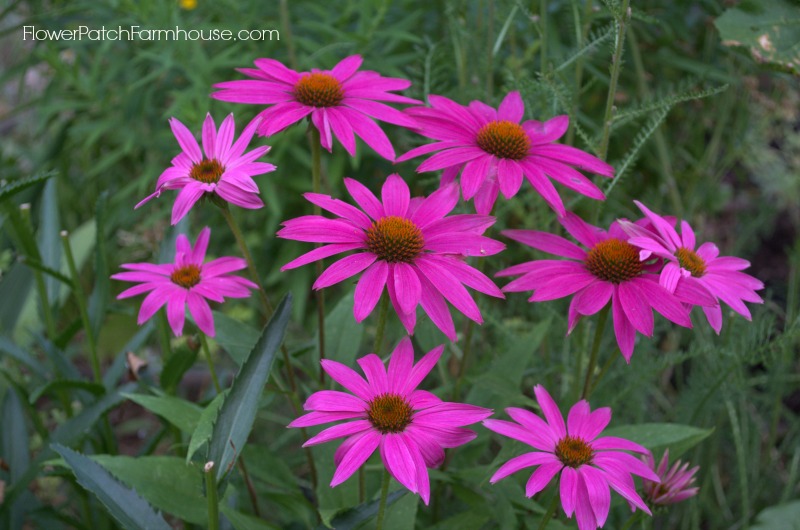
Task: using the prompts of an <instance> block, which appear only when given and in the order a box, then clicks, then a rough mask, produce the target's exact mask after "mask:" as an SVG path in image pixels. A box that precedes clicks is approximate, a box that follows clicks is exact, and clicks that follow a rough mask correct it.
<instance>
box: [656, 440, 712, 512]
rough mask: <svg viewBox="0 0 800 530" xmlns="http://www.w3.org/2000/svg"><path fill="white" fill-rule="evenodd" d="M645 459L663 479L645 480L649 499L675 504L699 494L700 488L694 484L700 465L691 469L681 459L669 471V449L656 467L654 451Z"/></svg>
mask: <svg viewBox="0 0 800 530" xmlns="http://www.w3.org/2000/svg"><path fill="white" fill-rule="evenodd" d="M644 461H645V463H646V464H647V467H649V468H650V469H652V470H653V471H655V472H656V474H657V475H658V476H659V478H660V479H661V481H660V482H653V481H650V480H647V479H645V480H643V481H642V482H643V484H644V494H645V496H646V497H647V500H648V501H650V502H651V503H652V504H658V505H662V506H665V505H667V504H675V503H677V502H681V501H685V500H686V499H688V498H689V497H694V496H695V495H697V492H698V490H699V488H697V487H695V486H694V480H695V476H694V474H695V473H697V470H698V469H700V468H699V467H697V466H695V467H693V468H692V469H689V464H688V463H686V464H683V465H681V464H682V462H681V461H680V460H678V461H677V462H675V464H673V466H672V467H671V468H669V471H667V468H668V466H669V449H667V450H666V451H664V456H663V457H662V458H661V462H660V463H659V464H658V469H656V463H655V460H654V459H653V454H652V453H649V452H648V453H647V454H646V455H645V456H644Z"/></svg>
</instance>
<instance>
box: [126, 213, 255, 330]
mask: <svg viewBox="0 0 800 530" xmlns="http://www.w3.org/2000/svg"><path fill="white" fill-rule="evenodd" d="M210 236H211V230H210V229H209V228H208V227H206V228H204V229H203V230H202V231H201V232H200V235H199V236H197V241H195V244H194V248H192V244H191V243H190V242H189V239H188V238H187V237H186V236H185V235H183V234H181V235H179V236H178V239H177V241H176V244H175V261H174V262H173V263H165V264H162V265H155V264H153V263H125V264H123V265H121V267H122V268H123V269H127V272H120V273H117V274H114V275H113V276H111V278H113V279H115V280H122V281H125V282H136V283H138V284H139V285H135V286H133V287H131V288H130V289H127V290H125V291H123V292H121V293H120V294H119V296H117V300H122V299H123V298H130V297H131V296H137V295H140V294H144V293H147V296H145V297H144V301H143V302H142V307H141V308H140V309H139V318H138V323H139V325H140V326H141V325H142V324H144V323H145V322H146V321H147V320H149V319H150V318H151V317H152V316H153V315H154V314H156V312H157V311H158V310H159V309H161V307H163V306H164V305H166V306H167V320H168V322H169V325H170V327H171V328H172V331H173V332H174V333H175V335H176V336H180V335H181V334H182V333H183V324H184V319H185V317H186V309H185V308H186V306H189V312H190V313H191V315H192V317H193V318H194V321H195V323H196V324H197V327H198V328H200V331H202V332H203V333H205V334H206V335H208V336H209V337H213V336H214V333H215V332H214V318H213V316H212V315H211V308H210V307H209V305H208V302H207V301H206V300H211V301H212V302H223V301H224V300H225V297H228V298H247V297H248V296H250V289H255V288H257V285H256V284H254V283H253V282H251V281H250V280H247V279H245V278H240V277H239V276H233V275H231V274H229V273H231V272H234V271H238V270H241V269H244V268H245V267H247V263H246V262H245V260H243V259H242V258H234V257H225V258H217V259H215V260H211V261H209V262H208V263H203V261H204V260H205V257H206V250H207V249H208V239H209V237H210Z"/></svg>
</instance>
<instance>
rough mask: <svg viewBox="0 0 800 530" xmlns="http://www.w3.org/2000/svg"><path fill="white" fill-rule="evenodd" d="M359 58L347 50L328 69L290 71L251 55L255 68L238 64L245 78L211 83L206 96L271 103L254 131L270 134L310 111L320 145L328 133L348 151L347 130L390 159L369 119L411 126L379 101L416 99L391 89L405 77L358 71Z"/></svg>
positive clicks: (328, 144)
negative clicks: (208, 93) (342, 56)
mask: <svg viewBox="0 0 800 530" xmlns="http://www.w3.org/2000/svg"><path fill="white" fill-rule="evenodd" d="M362 61H363V59H362V58H361V56H360V55H351V56H350V57H346V58H344V59H342V61H340V62H339V64H337V65H336V66H334V67H333V69H332V70H317V69H314V70H311V71H310V72H295V71H294V70H291V69H289V68H287V67H286V66H284V65H283V64H281V63H280V62H278V61H276V60H274V59H256V60H255V65H256V68H241V69H239V71H240V72H242V73H243V74H244V75H246V76H248V77H250V78H251V79H248V80H241V81H226V82H224V83H219V84H217V85H214V88H217V89H219V91H218V92H215V93H213V94H211V97H213V98H215V99H219V100H222V101H231V102H233V103H250V104H255V105H271V106H270V107H268V108H267V109H265V110H263V111H261V113H260V114H259V117H261V118H262V120H263V121H262V122H261V125H260V126H259V128H258V133H259V134H260V135H262V136H271V135H273V134H275V133H278V132H280V131H282V130H283V129H285V128H286V127H288V126H290V125H292V124H293V123H296V122H298V121H300V120H302V119H303V118H305V117H306V116H309V115H310V116H311V123H313V124H314V127H316V128H317V130H319V134H320V143H321V144H322V147H324V148H325V149H327V150H328V151H330V150H331V148H332V146H333V136H335V137H336V138H338V139H339V141H340V142H341V143H342V145H343V146H344V148H345V149H346V150H347V152H348V153H350V156H354V155H355V152H356V141H355V137H354V136H353V133H355V134H356V135H358V136H359V137H360V138H361V139H362V140H364V141H365V142H366V143H367V145H369V146H370V147H372V148H373V149H374V150H375V151H376V152H377V153H378V154H379V155H381V156H382V157H384V158H386V159H388V160H394V148H393V147H392V144H391V143H390V142H389V139H388V138H387V137H386V134H385V133H384V132H383V131H382V130H381V128H380V127H378V126H377V125H376V124H375V122H374V121H372V120H373V119H376V120H380V121H385V122H387V123H393V124H395V125H400V126H403V127H413V126H415V122H414V120H413V119H411V118H409V117H408V116H406V115H404V114H403V113H402V112H400V111H398V110H397V109H394V108H392V107H390V106H388V105H384V104H383V103H379V102H380V101H387V102H393V103H407V104H412V105H414V104H419V103H421V102H420V101H417V100H416V99H411V98H407V97H405V96H400V95H398V94H393V93H392V92H394V91H397V90H404V89H406V88H408V87H409V86H411V82H410V81H408V80H406V79H396V78H391V77H382V76H381V75H380V74H378V73H377V72H371V71H366V70H362V71H359V68H360V67H361V63H362Z"/></svg>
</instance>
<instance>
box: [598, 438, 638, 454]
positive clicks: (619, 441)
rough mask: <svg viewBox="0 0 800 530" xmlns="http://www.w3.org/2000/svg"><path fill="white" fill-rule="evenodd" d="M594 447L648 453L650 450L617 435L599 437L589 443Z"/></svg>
mask: <svg viewBox="0 0 800 530" xmlns="http://www.w3.org/2000/svg"><path fill="white" fill-rule="evenodd" d="M589 445H591V446H592V449H593V450H595V451H600V450H604V449H622V450H624V451H634V452H636V453H642V454H647V453H648V452H649V451H648V450H647V449H646V448H645V447H644V446H641V445H639V444H637V443H635V442H631V441H630V440H626V439H625V438H617V437H616V436H604V437H602V438H597V439H596V440H593V441H591V442H590V443H589Z"/></svg>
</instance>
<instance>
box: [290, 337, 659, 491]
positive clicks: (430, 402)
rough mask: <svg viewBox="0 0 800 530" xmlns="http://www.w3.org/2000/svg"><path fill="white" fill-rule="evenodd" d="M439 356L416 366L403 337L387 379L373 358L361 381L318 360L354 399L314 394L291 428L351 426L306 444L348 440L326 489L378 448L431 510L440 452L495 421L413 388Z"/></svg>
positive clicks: (364, 362)
mask: <svg viewBox="0 0 800 530" xmlns="http://www.w3.org/2000/svg"><path fill="white" fill-rule="evenodd" d="M443 349H444V346H439V347H438V348H434V349H433V350H431V351H429V352H428V353H427V354H425V356H424V357H423V358H422V359H420V361H419V362H418V363H417V364H416V365H414V349H413V347H412V346H411V339H409V338H408V337H406V338H404V339H403V340H401V341H400V344H398V345H397V348H395V350H394V351H393V352H392V354H391V358H390V359H389V370H388V373H387V370H386V368H385V367H384V365H383V361H381V359H380V357H378V356H377V355H375V354H374V353H370V354H369V355H367V356H366V357H362V358H361V359H359V360H358V364H359V365H360V366H361V369H362V370H363V371H364V374H366V376H367V380H366V381H365V380H364V379H363V378H362V377H361V376H360V375H358V374H357V373H356V372H355V371H353V370H352V369H350V368H348V367H347V366H345V365H343V364H341V363H338V362H336V361H331V360H328V359H323V360H322V361H321V362H322V368H323V369H324V370H325V371H326V372H328V375H330V376H331V378H332V379H333V380H334V381H336V382H337V383H339V384H340V385H342V386H343V387H344V388H345V389H346V390H348V391H350V392H352V394H348V393H346V392H339V391H335V390H322V391H319V392H314V393H313V394H311V396H309V398H308V400H306V402H305V404H304V405H303V408H304V409H305V410H307V411H310V412H309V413H308V414H306V415H304V416H301V417H299V418H297V419H296V420H294V421H293V422H292V423H290V424H289V427H311V426H313V425H321V424H323V423H329V422H332V421H340V420H354V421H350V422H347V423H340V424H338V425H334V426H333V427H328V428H327V429H325V430H323V431H322V432H320V433H319V434H317V435H316V436H314V437H312V438H310V439H309V440H308V441H307V442H306V443H304V444H303V447H307V446H310V445H316V444H320V443H324V442H329V441H331V440H335V439H337V438H343V437H345V436H346V437H347V439H346V440H345V441H344V443H342V445H340V446H339V448H338V449H337V450H336V453H335V455H334V461H335V463H336V471H335V472H334V474H333V479H332V480H331V487H334V486H338V485H339V484H341V483H342V482H344V481H345V480H347V479H348V478H350V476H351V475H352V474H353V473H355V471H356V470H357V469H358V468H359V467H361V465H362V464H363V463H364V462H366V461H367V459H368V458H369V457H370V456H371V455H372V453H373V452H374V451H375V449H377V448H378V447H380V454H381V459H382V460H383V465H384V466H386V470H387V471H389V473H390V474H391V475H392V477H394V479H395V480H397V482H399V483H400V484H402V485H403V486H405V487H406V488H408V489H409V490H410V491H412V492H413V493H419V495H420V497H422V500H423V501H425V504H428V501H429V500H430V482H429V478H428V469H427V468H429V467H438V466H439V465H441V464H442V462H443V461H444V451H443V448H448V447H458V446H459V445H463V444H465V443H467V442H469V441H471V440H473V439H475V437H476V436H477V435H476V434H475V432H474V431H471V430H469V429H464V428H463V427H464V426H466V425H471V424H473V423H476V422H479V421H481V420H483V419H486V418H488V417H489V416H491V414H492V411H491V410H489V409H485V408H482V407H476V406H474V405H466V404H463V403H449V402H444V401H442V400H441V399H439V398H438V397H436V396H435V395H433V394H431V393H430V392H428V391H426V390H418V389H417V386H418V385H419V384H420V383H421V382H422V380H423V379H424V378H425V376H426V375H428V373H429V372H430V371H431V369H433V367H434V366H435V365H436V362H437V361H438V360H439V356H440V355H441V354H442V350H443ZM641 465H642V466H643V465H644V464H641Z"/></svg>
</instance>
